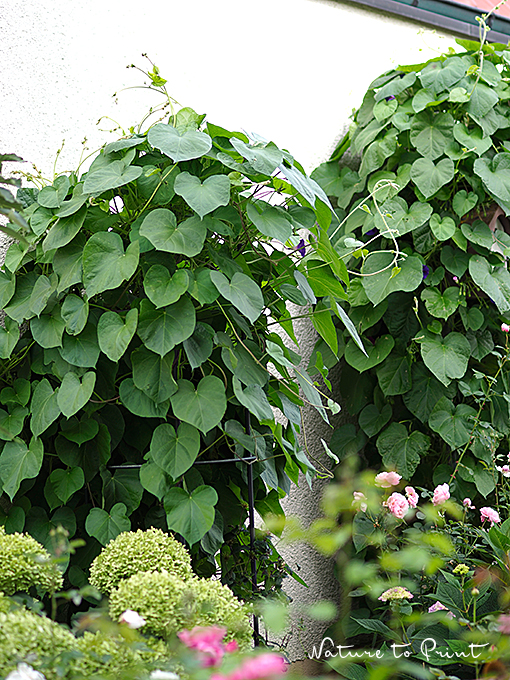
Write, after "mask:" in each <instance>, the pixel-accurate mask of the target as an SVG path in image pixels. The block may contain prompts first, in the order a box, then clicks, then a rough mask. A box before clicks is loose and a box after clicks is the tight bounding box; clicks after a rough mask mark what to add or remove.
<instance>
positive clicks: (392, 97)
mask: <svg viewBox="0 0 510 680" xmlns="http://www.w3.org/2000/svg"><path fill="white" fill-rule="evenodd" d="M385 99H386V101H387V102H391V100H392V99H395V97H394V95H392V94H390V96H389V97H385Z"/></svg>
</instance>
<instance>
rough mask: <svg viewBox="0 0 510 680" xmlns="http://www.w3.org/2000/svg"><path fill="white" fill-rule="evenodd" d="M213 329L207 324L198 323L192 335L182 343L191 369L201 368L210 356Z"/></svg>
mask: <svg viewBox="0 0 510 680" xmlns="http://www.w3.org/2000/svg"><path fill="white" fill-rule="evenodd" d="M214 334H215V332H214V328H212V326H209V324H207V323H202V322H200V321H199V322H198V323H197V325H196V326H195V330H194V331H193V335H192V336H191V337H189V338H188V339H187V340H185V341H184V342H183V343H182V346H183V347H184V351H185V352H186V356H187V357H188V361H189V363H190V366H191V368H192V369H193V370H194V369H195V368H198V367H199V366H201V365H202V364H203V363H204V361H206V360H207V359H208V358H209V357H210V356H211V354H212V351H213V338H214Z"/></svg>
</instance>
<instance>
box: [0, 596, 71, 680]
mask: <svg viewBox="0 0 510 680" xmlns="http://www.w3.org/2000/svg"><path fill="white" fill-rule="evenodd" d="M0 606H1V605H0ZM74 647H75V637H74V635H73V634H72V633H71V632H70V631H68V630H67V629H66V628H64V627H63V626H61V625H60V624H58V623H55V622H54V621H52V620H51V619H47V618H44V617H42V616H38V615H37V614H35V613H34V612H32V611H28V610H27V609H14V610H12V611H8V612H3V611H1V612H0V676H1V677H3V676H6V675H7V674H8V673H10V672H11V671H13V670H15V669H16V666H17V664H18V663H20V662H23V661H26V662H27V663H30V665H31V666H32V667H33V668H35V669H39V668H44V674H45V676H46V678H47V680H53V678H57V673H56V670H55V665H54V664H53V663H52V662H53V660H55V659H57V658H58V657H59V656H60V655H61V654H62V653H63V652H67V651H70V650H72V649H73V648H74ZM50 664H51V665H50Z"/></svg>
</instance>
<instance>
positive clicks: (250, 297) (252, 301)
mask: <svg viewBox="0 0 510 680" xmlns="http://www.w3.org/2000/svg"><path fill="white" fill-rule="evenodd" d="M210 276H211V281H212V282H213V283H214V285H215V286H216V288H217V289H218V291H219V292H220V293H221V295H223V297H224V298H225V299H227V300H229V302H231V303H232V304H233V305H234V307H237V309H238V310H239V311H240V312H241V314H244V316H246V317H247V318H248V319H249V320H250V321H251V322H252V323H255V321H256V320H257V319H258V318H259V316H260V315H261V313H262V311H263V309H264V307H265V304H264V297H263V295H262V291H261V290H260V288H259V286H258V285H257V284H256V283H255V281H254V280H253V279H251V278H250V277H249V276H246V274H242V273H241V272H236V273H235V274H234V276H233V277H232V280H231V281H229V280H228V279H227V277H226V276H225V275H224V274H222V273H221V272H217V271H211V273H210Z"/></svg>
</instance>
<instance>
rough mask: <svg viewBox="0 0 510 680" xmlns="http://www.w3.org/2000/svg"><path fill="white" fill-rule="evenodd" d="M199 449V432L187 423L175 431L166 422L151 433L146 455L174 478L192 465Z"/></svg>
mask: <svg viewBox="0 0 510 680" xmlns="http://www.w3.org/2000/svg"><path fill="white" fill-rule="evenodd" d="M199 451H200V433H199V432H198V430H197V429H196V428H195V427H193V426H192V425H189V424H188V423H181V424H180V425H179V427H178V428H177V432H176V431H175V430H174V428H173V427H172V426H171V425H169V424H168V423H163V425H159V426H158V427H157V428H156V429H155V430H154V434H153V435H152V439H151V446H150V450H149V454H148V456H149V457H150V460H152V461H153V462H154V463H156V465H158V466H159V467H160V468H161V469H162V470H164V471H165V472H166V473H167V474H168V475H170V477H171V478H172V479H174V480H176V479H178V478H179V477H180V476H181V475H183V474H184V473H185V472H186V470H189V468H190V467H191V466H192V465H193V463H194V462H195V460H196V458H197V456H198V453H199Z"/></svg>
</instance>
